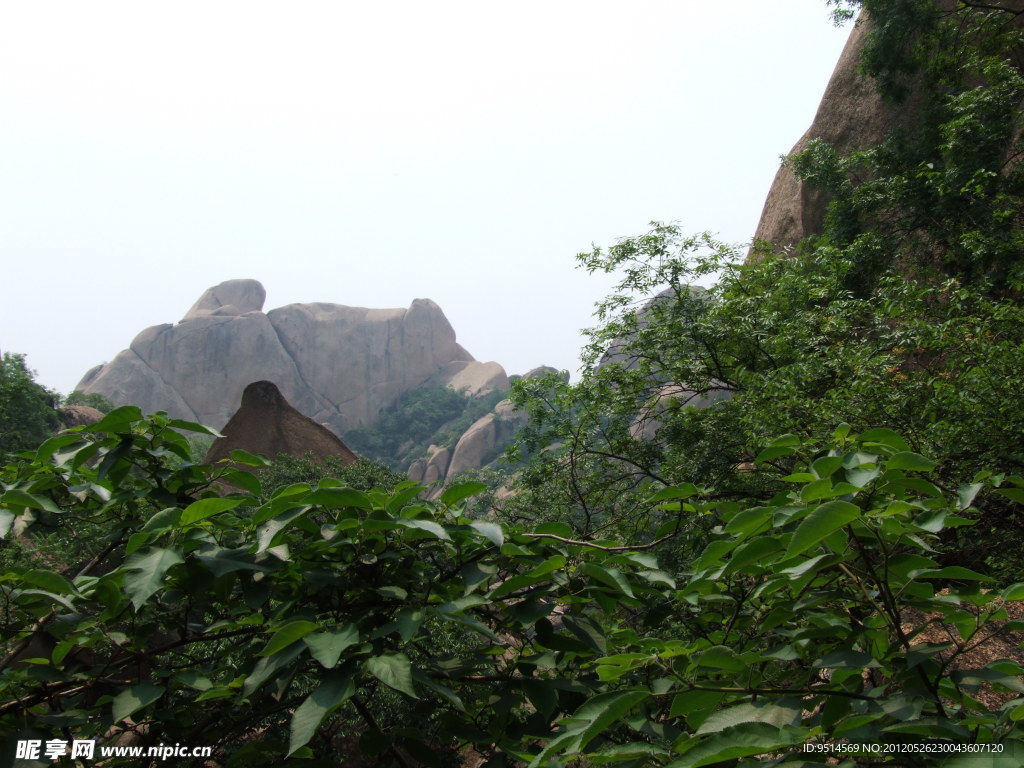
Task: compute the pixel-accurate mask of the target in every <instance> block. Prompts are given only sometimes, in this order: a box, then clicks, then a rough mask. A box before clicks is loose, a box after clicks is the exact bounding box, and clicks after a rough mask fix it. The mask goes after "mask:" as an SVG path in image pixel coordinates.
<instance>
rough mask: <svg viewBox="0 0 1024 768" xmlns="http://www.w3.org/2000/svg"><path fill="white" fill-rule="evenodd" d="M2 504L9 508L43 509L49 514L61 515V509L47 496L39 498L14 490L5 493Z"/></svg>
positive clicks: (0, 497)
mask: <svg viewBox="0 0 1024 768" xmlns="http://www.w3.org/2000/svg"><path fill="white" fill-rule="evenodd" d="M0 504H3V505H4V506H7V507H14V508H16V509H17V508H20V507H27V508H29V509H42V510H45V511H47V512H54V513H58V514H59V513H60V507H58V506H57V505H56V504H54V503H53V502H52V501H51V500H50V499H48V498H46V497H45V496H38V495H35V494H31V493H26V492H25V491H21V490H18V489H17V488H12V489H11V490H9V491H4V493H3V495H2V496H0Z"/></svg>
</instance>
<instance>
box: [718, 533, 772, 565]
mask: <svg viewBox="0 0 1024 768" xmlns="http://www.w3.org/2000/svg"><path fill="white" fill-rule="evenodd" d="M781 549H782V541H781V540H780V537H778V536H758V537H757V538H754V539H751V540H749V541H746V542H744V543H743V544H741V545H740V546H739V547H737V548H736V549H735V550H733V553H732V556H731V557H730V558H729V562H728V563H726V566H725V573H735V572H736V571H739V570H741V569H743V568H746V567H747V566H748V565H760V564H762V563H764V562H765V561H766V560H767V559H768V557H769V555H772V554H774V553H775V552H778V551H779V550H781ZM773 559H774V558H773Z"/></svg>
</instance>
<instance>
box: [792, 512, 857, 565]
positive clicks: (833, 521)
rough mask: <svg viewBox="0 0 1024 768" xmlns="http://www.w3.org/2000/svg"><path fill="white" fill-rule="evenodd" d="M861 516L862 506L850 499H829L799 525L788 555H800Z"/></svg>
mask: <svg viewBox="0 0 1024 768" xmlns="http://www.w3.org/2000/svg"><path fill="white" fill-rule="evenodd" d="M858 517H860V508H859V507H857V506H856V505H855V504H851V503H850V502H848V501H829V502H827V503H825V504H822V505H821V506H820V507H818V508H817V509H815V510H814V511H813V512H811V514H809V515H808V516H807V517H805V518H804V519H803V520H802V521H801V522H800V525H798V526H797V529H796V531H795V532H794V534H793V538H792V539H791V540H790V542H789V547H788V548H787V550H786V557H787V558H788V557H792V556H793V555H799V554H800V553H801V552H804V551H805V550H807V549H810V548H811V547H813V546H814V545H815V544H817V543H819V542H820V541H822V539H824V538H825V537H826V536H828V535H829V534H831V533H833V532H834V531H838V530H839V529H840V528H842V527H843V526H845V525H847V524H848V523H850V522H852V521H854V520H856V519H857V518H858Z"/></svg>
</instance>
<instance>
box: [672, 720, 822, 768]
mask: <svg viewBox="0 0 1024 768" xmlns="http://www.w3.org/2000/svg"><path fill="white" fill-rule="evenodd" d="M806 733H807V731H806V729H796V728H794V729H782V728H777V727H776V726H774V725H770V724H768V723H744V724H743V725H738V726H735V727H733V728H726V729H725V730H723V731H721V732H719V733H715V734H712V735H711V736H709V737H708V738H706V739H704V740H702V741H700V742H699V743H697V744H696V745H695V746H693V747H691V748H690V749H688V750H687V751H686V753H685V754H684V755H683V756H682V757H680V758H679V759H678V760H673V761H672V762H671V763H669V764H668V766H666V768H700V766H704V765H712V764H714V763H725V762H726V761H728V760H735V759H736V758H740V757H752V756H754V755H763V754H765V753H766V752H774V751H776V750H779V749H782V748H784V747H788V746H790V745H792V744H799V743H801V742H802V741H803V739H804V738H805V736H806Z"/></svg>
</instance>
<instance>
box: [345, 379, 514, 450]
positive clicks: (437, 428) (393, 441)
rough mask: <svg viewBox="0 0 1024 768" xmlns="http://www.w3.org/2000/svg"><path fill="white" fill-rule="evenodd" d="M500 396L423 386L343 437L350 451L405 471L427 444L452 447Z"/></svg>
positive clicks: (491, 407) (499, 394)
mask: <svg viewBox="0 0 1024 768" xmlns="http://www.w3.org/2000/svg"><path fill="white" fill-rule="evenodd" d="M503 397H504V394H503V393H501V392H489V393H487V394H486V395H484V396H482V397H473V396H471V395H468V394H467V393H465V392H456V391H455V390H454V389H452V388H450V387H441V386H430V385H426V386H423V387H420V388H418V389H415V390H413V391H411V392H408V393H406V394H405V395H403V396H402V398H401V399H400V400H399V401H398V402H397V403H396V404H395V405H394V406H392V407H391V408H388V409H386V410H384V411H383V412H382V413H381V414H380V415H379V417H378V418H377V420H376V421H375V422H374V423H373V424H371V425H369V426H366V427H359V428H356V429H351V430H349V431H348V432H346V433H345V440H346V442H347V443H348V444H349V445H350V446H351V447H352V449H353V450H354V451H356V452H358V453H360V454H362V455H364V456H369V457H371V458H373V459H374V460H377V461H381V462H384V463H385V464H387V465H388V466H390V467H393V468H395V469H400V470H405V469H406V468H407V467H408V466H409V463H410V462H411V461H412V460H413V459H415V458H418V457H420V456H422V455H423V454H424V453H426V450H427V448H428V447H429V446H430V445H431V444H435V445H439V446H442V447H444V446H447V447H454V446H455V442H456V441H457V440H458V439H459V437H460V436H461V435H462V434H463V433H464V432H465V431H466V430H467V429H468V428H469V427H470V426H471V425H472V424H473V422H475V421H476V420H477V419H479V418H480V417H481V416H484V415H485V414H487V413H489V412H490V411H491V410H492V409H493V408H494V406H495V405H496V404H497V403H498V402H499V401H500V400H501V399H502V398H503Z"/></svg>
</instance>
